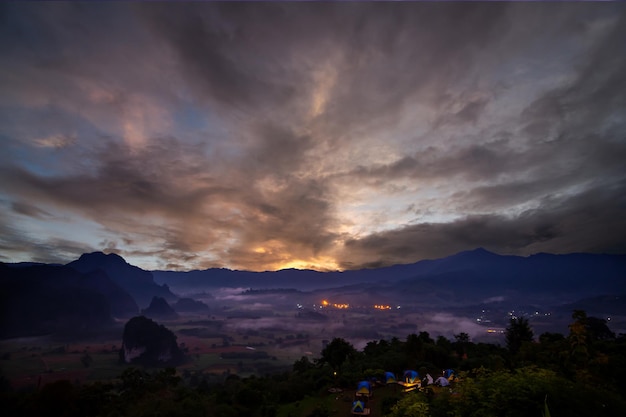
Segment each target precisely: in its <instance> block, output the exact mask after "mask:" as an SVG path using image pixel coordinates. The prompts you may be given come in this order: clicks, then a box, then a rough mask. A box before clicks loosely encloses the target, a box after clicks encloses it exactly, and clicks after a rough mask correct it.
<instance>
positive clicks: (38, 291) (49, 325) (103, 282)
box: [0, 264, 139, 338]
mask: <svg viewBox="0 0 626 417" xmlns="http://www.w3.org/2000/svg"><path fill="white" fill-rule="evenodd" d="M0 287H1V288H2V291H1V292H0V310H1V314H0V337H1V338H7V337H21V336H35V335H41V334H66V335H75V334H84V333H89V332H94V331H97V330H98V329H102V328H103V327H107V326H110V325H111V324H112V323H113V319H112V316H118V317H119V316H131V315H134V314H137V311H138V310H139V309H138V307H137V304H136V303H135V301H134V300H133V298H132V297H131V296H130V295H129V294H128V293H126V292H125V291H124V290H123V289H121V288H120V287H119V286H118V285H117V284H115V283H114V282H113V281H112V280H111V279H109V277H108V276H107V275H106V273H104V272H103V271H94V272H90V273H80V272H78V271H76V270H74V269H72V268H69V267H66V266H54V265H33V266H20V267H9V266H7V265H5V264H0Z"/></svg>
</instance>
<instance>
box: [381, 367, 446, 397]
mask: <svg viewBox="0 0 626 417" xmlns="http://www.w3.org/2000/svg"><path fill="white" fill-rule="evenodd" d="M455 379H456V373H455V372H454V370H453V369H445V370H443V371H442V373H441V376H440V377H439V378H437V379H436V380H433V377H432V376H431V375H430V374H429V373H425V374H424V375H423V376H422V377H421V378H420V374H419V372H417V371H414V370H407V371H404V373H403V374H402V379H398V378H396V376H395V375H394V374H393V373H392V372H385V378H384V381H385V384H398V385H402V386H403V387H404V392H409V391H413V390H415V389H419V388H422V387H425V386H427V385H438V386H441V387H447V386H449V385H450V382H452V381H454V380H455Z"/></svg>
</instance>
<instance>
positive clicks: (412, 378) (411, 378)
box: [404, 370, 420, 384]
mask: <svg viewBox="0 0 626 417" xmlns="http://www.w3.org/2000/svg"><path fill="white" fill-rule="evenodd" d="M419 380H420V376H419V374H418V373H417V371H410V370H409V371H404V382H405V383H407V384H417V383H418V382H419Z"/></svg>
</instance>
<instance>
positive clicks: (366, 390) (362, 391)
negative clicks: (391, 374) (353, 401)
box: [356, 381, 372, 397]
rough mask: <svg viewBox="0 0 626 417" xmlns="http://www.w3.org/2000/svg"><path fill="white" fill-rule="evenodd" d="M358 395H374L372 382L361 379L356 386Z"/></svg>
mask: <svg viewBox="0 0 626 417" xmlns="http://www.w3.org/2000/svg"><path fill="white" fill-rule="evenodd" d="M356 395H366V396H368V397H369V396H370V395H372V384H370V383H369V381H361V382H359V385H358V386H357V388H356Z"/></svg>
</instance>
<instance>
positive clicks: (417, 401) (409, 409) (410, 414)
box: [390, 392, 430, 417]
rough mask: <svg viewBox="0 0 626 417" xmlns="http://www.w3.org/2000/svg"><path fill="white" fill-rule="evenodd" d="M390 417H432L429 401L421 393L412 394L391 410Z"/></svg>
mask: <svg viewBox="0 0 626 417" xmlns="http://www.w3.org/2000/svg"><path fill="white" fill-rule="evenodd" d="M390 417H430V412H429V407H428V401H427V399H426V397H425V396H424V395H423V394H422V393H419V392H412V393H410V394H408V395H407V396H405V397H404V398H402V399H401V400H400V401H398V403H397V404H396V405H395V406H393V407H392V408H391V414H390Z"/></svg>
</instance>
